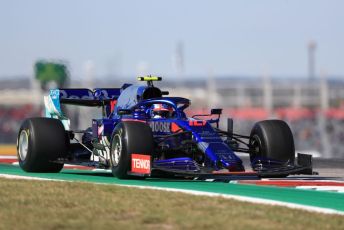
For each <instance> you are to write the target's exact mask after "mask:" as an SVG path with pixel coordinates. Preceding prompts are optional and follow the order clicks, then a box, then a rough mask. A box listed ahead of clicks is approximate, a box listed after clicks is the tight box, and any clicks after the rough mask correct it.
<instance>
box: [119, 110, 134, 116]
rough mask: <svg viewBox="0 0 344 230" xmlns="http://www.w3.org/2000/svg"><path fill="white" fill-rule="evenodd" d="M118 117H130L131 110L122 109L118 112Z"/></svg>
mask: <svg viewBox="0 0 344 230" xmlns="http://www.w3.org/2000/svg"><path fill="white" fill-rule="evenodd" d="M117 113H118V115H129V114H131V110H130V109H120V110H118V112H117Z"/></svg>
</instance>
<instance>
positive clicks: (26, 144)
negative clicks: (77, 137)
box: [17, 118, 68, 172]
mask: <svg viewBox="0 0 344 230" xmlns="http://www.w3.org/2000/svg"><path fill="white" fill-rule="evenodd" d="M67 149H68V139H67V135H66V132H65V129H64V127H63V125H62V123H61V121H59V120H57V119H52V118H30V119H27V120H25V121H24V122H23V124H22V125H21V127H20V129H19V134H18V139H17V157H18V160H19V165H20V167H21V168H22V169H23V170H24V171H26V172H59V171H61V169H62V168H63V164H61V163H55V162H53V161H54V160H57V159H58V158H59V157H63V156H65V155H66V153H67Z"/></svg>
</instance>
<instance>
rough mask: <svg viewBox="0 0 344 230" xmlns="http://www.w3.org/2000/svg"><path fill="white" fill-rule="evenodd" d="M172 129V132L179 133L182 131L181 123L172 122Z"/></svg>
mask: <svg viewBox="0 0 344 230" xmlns="http://www.w3.org/2000/svg"><path fill="white" fill-rule="evenodd" d="M170 129H171V132H172V133H179V132H181V131H182V128H180V127H179V125H177V124H176V123H174V122H172V123H171V127H170Z"/></svg>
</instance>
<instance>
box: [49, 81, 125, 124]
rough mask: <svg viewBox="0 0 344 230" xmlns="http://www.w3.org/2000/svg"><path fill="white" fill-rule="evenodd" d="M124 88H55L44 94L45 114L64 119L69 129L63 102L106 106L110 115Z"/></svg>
mask: <svg viewBox="0 0 344 230" xmlns="http://www.w3.org/2000/svg"><path fill="white" fill-rule="evenodd" d="M128 86H129V85H127V84H125V85H123V86H122V88H95V89H94V90H90V89H86V88H84V89H83V88H79V89H53V90H50V93H49V95H48V96H44V106H45V116H46V117H50V118H56V119H59V120H61V121H62V123H63V124H64V126H65V129H66V130H69V126H70V125H69V124H70V121H69V119H68V118H67V117H66V116H65V115H64V114H63V112H62V110H61V104H70V105H79V106H95V107H100V106H102V107H104V113H105V114H104V115H106V116H109V115H110V114H111V112H112V111H113V108H114V106H115V104H116V102H117V99H118V97H119V96H120V94H121V92H122V90H123V89H125V88H126V87H128Z"/></svg>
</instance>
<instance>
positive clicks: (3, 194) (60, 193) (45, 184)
mask: <svg viewBox="0 0 344 230" xmlns="http://www.w3.org/2000/svg"><path fill="white" fill-rule="evenodd" d="M343 226H344V217H343V216H337V215H324V214H319V213H311V212H307V211H302V210H295V209H289V208H284V207H278V206H269V205H256V204H251V203H246V202H239V201H235V200H229V199H224V198H211V197H203V196H192V195H187V194H181V193H175V192H165V191H154V190H143V189H137V188H127V187H119V186H111V185H95V184H87V183H70V182H52V181H25V180H9V179H3V178H0V229H6V230H8V229H196V228H198V229H236V230H237V229H293V230H295V229H343Z"/></svg>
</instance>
